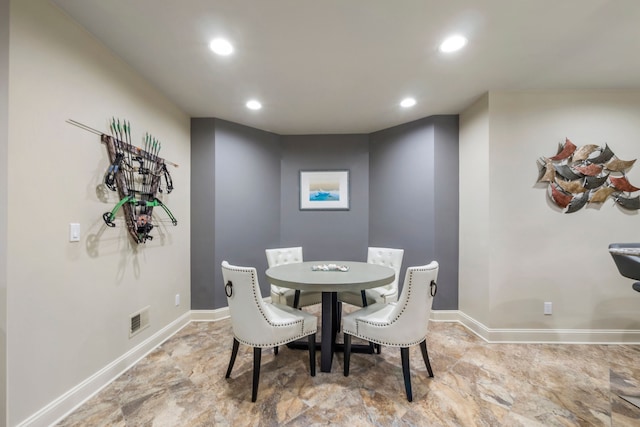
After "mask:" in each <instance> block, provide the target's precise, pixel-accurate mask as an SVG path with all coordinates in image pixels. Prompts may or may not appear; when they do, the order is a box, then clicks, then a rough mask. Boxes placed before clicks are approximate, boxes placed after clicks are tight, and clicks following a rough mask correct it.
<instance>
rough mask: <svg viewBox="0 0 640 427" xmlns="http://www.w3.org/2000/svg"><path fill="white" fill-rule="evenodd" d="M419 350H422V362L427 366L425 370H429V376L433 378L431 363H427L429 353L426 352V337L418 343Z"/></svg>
mask: <svg viewBox="0 0 640 427" xmlns="http://www.w3.org/2000/svg"><path fill="white" fill-rule="evenodd" d="M420 350H422V358H423V359H424V364H425V365H426V366H427V371H429V376H430V377H432V378H433V371H432V370H431V363H429V353H427V340H426V339H425V340H424V341H422V342H421V343H420Z"/></svg>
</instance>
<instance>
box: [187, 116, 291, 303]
mask: <svg viewBox="0 0 640 427" xmlns="http://www.w3.org/2000/svg"><path fill="white" fill-rule="evenodd" d="M196 128H197V130H196ZM194 130H195V132H194ZM192 133H193V135H192V139H195V138H198V139H199V140H198V141H197V142H195V144H193V145H192V149H191V152H192V156H193V159H192V168H193V172H192V176H191V181H192V191H193V193H192V197H193V198H194V200H197V202H196V203H198V204H199V205H200V206H202V207H203V210H205V211H207V214H202V213H193V214H192V220H191V221H192V222H191V227H192V229H191V240H192V244H191V247H192V283H193V285H192V290H191V299H192V308H193V309H196V310H197V309H211V308H220V307H225V306H226V305H227V300H226V296H225V294H224V286H223V282H222V273H221V269H220V264H221V263H222V261H223V260H227V261H228V262H229V263H231V264H235V265H243V266H251V267H255V268H256V269H257V270H258V277H259V282H260V288H261V290H262V294H263V296H269V284H268V283H267V282H266V279H265V276H264V271H265V270H266V268H267V260H266V257H265V254H264V250H265V248H267V247H270V246H273V245H276V244H277V243H278V242H279V239H280V238H279V236H280V228H279V226H280V212H279V211H280V145H279V140H278V138H279V137H278V135H275V134H273V133H269V132H265V131H262V130H259V129H254V128H250V127H247V126H243V125H239V124H236V123H232V122H227V121H224V120H220V119H193V120H192ZM212 146H213V148H212ZM195 158H198V159H197V164H198V166H197V169H196V166H194V165H195V164H196V163H194V162H193V160H195ZM201 173H202V174H201ZM200 179H202V183H200V184H198V186H197V187H195V183H196V182H198V180H200ZM207 184H208V185H207ZM193 203H194V201H192V211H195V210H196V209H195V208H194V207H193ZM211 211H212V212H213V215H212V217H210V215H209V213H210V212H211ZM196 251H200V253H194V252H196Z"/></svg>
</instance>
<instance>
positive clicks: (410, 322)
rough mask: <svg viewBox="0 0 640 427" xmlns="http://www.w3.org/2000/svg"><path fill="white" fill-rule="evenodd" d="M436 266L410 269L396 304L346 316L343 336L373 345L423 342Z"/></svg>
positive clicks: (403, 345)
mask: <svg viewBox="0 0 640 427" xmlns="http://www.w3.org/2000/svg"><path fill="white" fill-rule="evenodd" d="M438 267H439V266H438V262H437V261H432V262H431V263H429V264H427V265H423V266H417V267H409V268H407V273H406V275H405V279H404V283H403V288H402V294H401V295H400V299H399V300H398V302H396V303H392V304H387V305H383V304H374V305H371V306H368V307H366V308H365V309H363V310H360V311H357V312H355V313H352V314H350V315H348V316H345V317H344V319H343V324H344V326H343V328H344V332H345V333H348V334H350V335H353V336H357V337H359V338H362V339H365V340H368V341H371V342H373V343H376V344H381V345H387V346H391V347H409V346H412V345H416V344H419V343H420V342H422V341H424V339H425V336H426V335H427V329H428V327H429V317H430V315H431V306H432V304H433V296H431V294H432V293H434V294H435V288H434V286H437V285H432V283H434V284H435V283H436V282H437V279H438Z"/></svg>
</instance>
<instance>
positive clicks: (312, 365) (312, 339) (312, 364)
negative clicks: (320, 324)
mask: <svg viewBox="0 0 640 427" xmlns="http://www.w3.org/2000/svg"><path fill="white" fill-rule="evenodd" d="M309 369H310V371H311V376H312V377H315V376H316V334H311V335H309Z"/></svg>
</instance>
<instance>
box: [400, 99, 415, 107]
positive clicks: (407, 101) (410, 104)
mask: <svg viewBox="0 0 640 427" xmlns="http://www.w3.org/2000/svg"><path fill="white" fill-rule="evenodd" d="M414 105H416V100H415V99H413V98H405V99H403V100H402V101H400V106H401V107H403V108H409V107H413V106H414Z"/></svg>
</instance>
